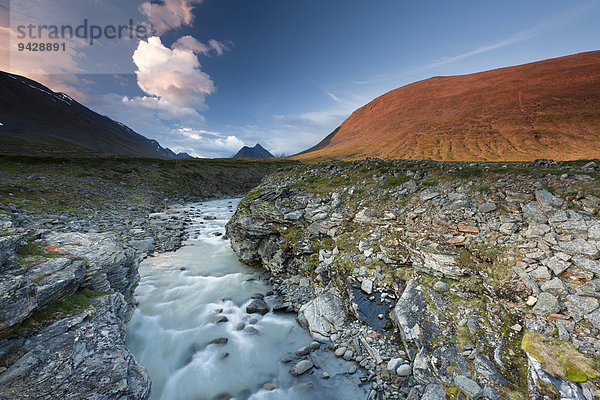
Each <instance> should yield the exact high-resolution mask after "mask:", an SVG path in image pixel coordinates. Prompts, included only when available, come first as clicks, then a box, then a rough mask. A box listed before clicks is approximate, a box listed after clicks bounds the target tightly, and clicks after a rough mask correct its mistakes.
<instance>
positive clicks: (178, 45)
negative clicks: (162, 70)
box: [171, 35, 230, 56]
mask: <svg viewBox="0 0 600 400" xmlns="http://www.w3.org/2000/svg"><path fill="white" fill-rule="evenodd" d="M229 46H230V43H223V42H219V41H218V40H215V39H210V40H209V41H208V44H204V43H202V42H200V41H199V40H196V39H195V38H194V37H192V36H190V35H187V36H182V37H180V38H179V39H177V41H176V42H175V43H173V45H172V46H171V48H173V49H181V50H190V51H192V52H194V53H196V54H204V55H210V52H211V50H213V51H214V52H215V53H216V54H217V55H218V56H221V55H223V53H224V52H225V51H227V50H229Z"/></svg>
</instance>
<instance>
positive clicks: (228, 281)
mask: <svg viewBox="0 0 600 400" xmlns="http://www.w3.org/2000/svg"><path fill="white" fill-rule="evenodd" d="M237 203H238V200H216V201H209V202H205V203H198V204H192V205H190V206H187V207H185V208H184V209H183V210H181V211H187V216H188V217H189V218H191V223H190V224H189V226H188V228H187V233H186V234H187V239H186V241H185V245H184V246H183V247H182V248H180V249H179V250H177V251H174V252H170V253H163V254H159V255H157V256H155V257H148V258H146V259H145V260H144V261H143V262H142V263H141V265H140V275H141V281H140V285H139V286H138V288H137V290H136V294H135V295H136V301H137V302H138V303H139V304H138V307H137V309H136V310H135V312H134V314H133V317H132V319H131V321H130V323H129V325H128V328H127V345H128V347H129V349H130V350H131V351H132V352H133V354H134V355H135V356H136V357H137V359H138V360H140V361H141V362H142V363H143V364H144V365H145V366H146V367H147V368H148V371H149V373H150V376H151V378H152V397H151V399H164V400H179V399H181V400H184V399H193V400H203V399H207V400H212V399H215V398H218V399H228V398H235V399H237V400H242V399H252V400H255V399H299V400H309V399H310V400H313V399H364V398H365V397H366V396H367V391H368V388H367V387H365V386H363V387H361V386H359V385H360V380H359V375H360V370H359V371H358V372H356V373H355V374H349V373H348V371H349V369H351V367H352V366H353V364H352V363H350V362H346V361H344V360H342V359H337V358H335V357H334V356H333V354H332V353H331V352H330V351H326V350H317V351H314V352H312V353H311V354H310V356H309V358H310V359H311V360H312V361H313V363H314V364H315V365H316V366H317V367H318V368H315V369H313V370H312V371H311V372H309V373H306V374H304V375H302V376H300V377H292V376H291V375H290V374H289V372H288V370H289V369H290V368H291V367H292V366H293V365H294V363H295V362H297V361H298V360H299V358H298V357H296V356H295V355H294V352H295V351H296V350H298V349H299V348H301V347H304V346H307V345H308V344H309V343H310V342H311V338H310V336H309V335H308V333H307V332H306V331H304V330H303V329H302V328H300V327H299V326H298V324H297V323H296V320H295V317H294V315H289V314H280V313H273V312H269V313H267V314H266V315H264V316H261V315H259V314H247V313H246V312H245V310H246V306H247V305H248V304H249V303H250V302H251V301H252V300H251V296H252V295H254V294H255V293H262V294H265V293H267V292H268V291H269V290H270V287H269V286H268V285H266V284H264V283H262V282H260V281H259V280H257V279H256V270H253V269H252V268H250V267H247V266H245V265H244V264H242V263H240V262H239V261H238V259H237V257H236V255H235V253H234V252H233V251H232V250H231V248H230V246H229V241H228V240H224V239H223V237H222V236H217V235H218V233H224V231H225V224H226V223H227V221H228V220H229V218H231V216H232V214H233V210H234V209H235V207H236V206H237ZM205 216H214V217H216V219H214V220H204V219H203V217H205ZM215 316H225V317H227V321H226V322H219V323H216V322H214V320H213V319H214V317H215ZM242 327H243V329H241V328H242ZM220 338H225V339H227V342H226V343H223V342H224V340H223V339H222V340H221V341H220V342H219V343H211V342H213V341H214V340H215V339H220ZM323 372H327V373H328V374H329V375H330V376H331V377H330V378H329V379H321V378H320V376H321V374H322V373H323ZM265 384H273V385H275V386H276V389H274V390H265V389H264V388H263V386H264V385H265Z"/></svg>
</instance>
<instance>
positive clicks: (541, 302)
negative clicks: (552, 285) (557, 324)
mask: <svg viewBox="0 0 600 400" xmlns="http://www.w3.org/2000/svg"><path fill="white" fill-rule="evenodd" d="M532 311H533V313H534V314H535V315H538V316H540V317H546V316H548V314H552V313H557V312H559V311H560V305H559V304H558V300H557V299H556V297H554V296H553V295H551V294H550V293H545V292H544V293H541V294H540V295H539V297H538V300H537V303H535V306H534V307H533V309H532Z"/></svg>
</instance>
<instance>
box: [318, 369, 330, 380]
mask: <svg viewBox="0 0 600 400" xmlns="http://www.w3.org/2000/svg"><path fill="white" fill-rule="evenodd" d="M319 378H321V379H329V378H330V376H329V373H327V371H325V372H323V373H322V374H321V375H320V376H319Z"/></svg>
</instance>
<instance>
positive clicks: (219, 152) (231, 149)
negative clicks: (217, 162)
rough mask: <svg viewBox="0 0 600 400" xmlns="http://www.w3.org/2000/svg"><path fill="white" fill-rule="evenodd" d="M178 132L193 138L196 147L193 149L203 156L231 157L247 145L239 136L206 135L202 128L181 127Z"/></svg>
mask: <svg viewBox="0 0 600 400" xmlns="http://www.w3.org/2000/svg"><path fill="white" fill-rule="evenodd" d="M176 132H177V134H179V135H181V136H184V137H186V138H188V139H192V140H193V141H194V142H195V143H194V148H195V149H201V150H192V151H194V152H195V153H196V154H197V155H198V156H201V157H215V156H216V157H231V156H232V155H234V154H235V153H237V152H238V151H239V150H240V149H241V148H242V147H244V146H245V143H244V141H242V140H241V139H239V138H238V137H237V136H234V135H228V136H226V137H206V136H204V134H205V131H204V130H202V129H199V130H197V129H192V128H179V129H177V130H176Z"/></svg>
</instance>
